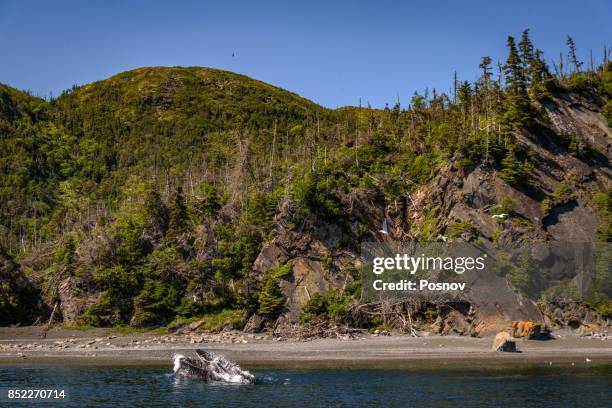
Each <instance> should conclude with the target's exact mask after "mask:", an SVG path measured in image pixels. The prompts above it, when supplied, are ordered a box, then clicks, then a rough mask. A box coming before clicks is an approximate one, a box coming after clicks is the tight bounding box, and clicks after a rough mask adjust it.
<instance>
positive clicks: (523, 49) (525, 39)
mask: <svg viewBox="0 0 612 408" xmlns="http://www.w3.org/2000/svg"><path fill="white" fill-rule="evenodd" d="M519 52H520V57H521V62H522V65H523V75H524V76H525V80H526V82H527V83H529V82H531V66H532V65H533V59H534V52H533V44H532V43H531V39H530V38H529V29H528V28H527V29H525V30H524V31H523V34H522V36H521V42H520V43H519Z"/></svg>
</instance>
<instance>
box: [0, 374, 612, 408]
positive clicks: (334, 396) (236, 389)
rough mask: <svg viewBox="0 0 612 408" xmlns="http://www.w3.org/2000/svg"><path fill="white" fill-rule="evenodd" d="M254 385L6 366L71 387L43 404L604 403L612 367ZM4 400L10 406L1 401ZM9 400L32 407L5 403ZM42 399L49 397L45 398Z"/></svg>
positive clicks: (27, 379)
mask: <svg viewBox="0 0 612 408" xmlns="http://www.w3.org/2000/svg"><path fill="white" fill-rule="evenodd" d="M252 372H253V373H254V374H255V375H256V376H257V377H258V378H259V381H258V383H257V384H255V385H207V384H202V383H200V382H198V381H194V380H185V379H177V378H175V377H174V376H173V375H172V374H171V373H170V367H168V368H161V367H134V366H130V367H83V366H40V365H39V366H25V367H14V366H0V388H3V387H9V386H10V387H16V388H19V387H33V386H34V385H40V386H43V385H44V386H45V387H52V386H56V387H64V388H66V389H67V390H68V392H69V393H70V400H69V401H65V402H62V403H46V404H44V406H46V407H52V406H74V407H83V406H92V407H94V406H95V407H101V406H112V407H124V406H126V407H127V406H140V407H157V406H160V407H161V406H163V407H168V406H184V407H196V406H214V407H294V406H300V407H312V406H333V407H338V406H346V407H348V406H367V407H378V406H381V407H383V406H392V407H400V406H401V407H407V406H419V407H427V406H435V407H444V406H449V407H451V406H452V407H472V406H474V407H489V406H511V407H529V406H534V407H547V406H558V407H567V406H576V407H589V408H591V407H604V406H611V404H612V402H611V401H612V391H611V390H612V366H592V367H589V368H581V369H578V368H569V367H565V368H563V367H557V368H553V367H541V368H519V369H503V370H484V371H479V370H450V371H441V370H422V371H414V370H410V371H402V370H382V369H372V370H363V369H308V370H306V369H260V370H252ZM2 404H4V405H2ZM0 405H2V406H26V405H30V406H31V405H32V404H31V403H30V404H12V405H9V404H8V403H7V402H0ZM41 405H42V404H41Z"/></svg>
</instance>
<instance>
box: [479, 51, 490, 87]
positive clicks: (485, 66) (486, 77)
mask: <svg viewBox="0 0 612 408" xmlns="http://www.w3.org/2000/svg"><path fill="white" fill-rule="evenodd" d="M478 67H479V68H480V69H482V81H483V84H484V87H485V88H488V84H489V81H490V80H491V57H489V56H488V55H485V56H484V57H482V61H481V62H480V65H478Z"/></svg>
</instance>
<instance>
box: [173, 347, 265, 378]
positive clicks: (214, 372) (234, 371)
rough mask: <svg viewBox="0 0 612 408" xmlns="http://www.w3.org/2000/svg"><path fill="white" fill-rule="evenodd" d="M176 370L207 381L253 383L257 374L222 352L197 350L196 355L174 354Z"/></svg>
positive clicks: (178, 373)
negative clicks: (228, 358) (232, 360)
mask: <svg viewBox="0 0 612 408" xmlns="http://www.w3.org/2000/svg"><path fill="white" fill-rule="evenodd" d="M174 372H175V374H177V375H182V376H186V377H196V378H200V379H202V380H204V381H206V382H226V383H237V384H251V383H253V382H254V381H255V376H253V374H251V373H249V372H248V371H245V370H242V369H241V368H240V366H239V365H238V364H235V363H232V362H231V361H228V360H227V359H226V358H225V357H223V356H222V355H220V354H217V353H212V352H209V351H204V350H196V357H195V358H190V357H185V356H183V355H182V354H176V355H175V356H174Z"/></svg>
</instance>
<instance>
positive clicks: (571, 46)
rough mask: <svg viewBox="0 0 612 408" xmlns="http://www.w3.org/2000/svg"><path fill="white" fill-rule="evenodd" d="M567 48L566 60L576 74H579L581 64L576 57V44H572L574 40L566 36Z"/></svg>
mask: <svg viewBox="0 0 612 408" xmlns="http://www.w3.org/2000/svg"><path fill="white" fill-rule="evenodd" d="M567 47H568V48H569V53H568V58H569V61H570V63H571V64H572V65H573V66H574V70H575V71H576V72H580V67H581V66H582V62H580V61H578V57H577V56H576V44H575V43H574V39H573V38H572V37H570V36H569V35H568V36H567Z"/></svg>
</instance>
